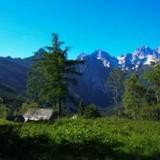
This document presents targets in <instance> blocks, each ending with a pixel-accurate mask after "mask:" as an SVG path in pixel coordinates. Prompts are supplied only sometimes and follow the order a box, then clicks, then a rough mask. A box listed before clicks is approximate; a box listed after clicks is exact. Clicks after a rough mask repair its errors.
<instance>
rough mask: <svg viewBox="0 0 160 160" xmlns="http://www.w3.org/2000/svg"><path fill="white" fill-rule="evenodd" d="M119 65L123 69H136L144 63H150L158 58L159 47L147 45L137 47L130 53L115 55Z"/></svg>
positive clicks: (159, 54)
mask: <svg viewBox="0 0 160 160" xmlns="http://www.w3.org/2000/svg"><path fill="white" fill-rule="evenodd" d="M117 59H118V64H119V67H121V68H122V69H124V70H129V69H132V70H135V69H136V70H137V69H139V68H141V67H143V66H144V65H151V64H152V63H156V62H157V61H158V60H160V48H157V49H155V50H153V49H151V48H150V47H148V46H143V47H140V48H137V49H136V50H135V51H134V52H133V53H132V54H126V55H125V56H124V55H123V56H119V57H117Z"/></svg>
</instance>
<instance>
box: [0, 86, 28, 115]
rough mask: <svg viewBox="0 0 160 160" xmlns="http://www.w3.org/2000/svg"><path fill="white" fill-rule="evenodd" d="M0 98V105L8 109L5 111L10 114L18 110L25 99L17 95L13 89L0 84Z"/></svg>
mask: <svg viewBox="0 0 160 160" xmlns="http://www.w3.org/2000/svg"><path fill="white" fill-rule="evenodd" d="M0 97H1V100H0V101H1V103H2V101H3V104H5V106H6V107H7V108H8V109H7V110H8V111H9V112H11V113H13V112H14V111H16V110H18V109H19V108H20V106H21V105H22V103H23V102H24V101H25V98H24V97H23V96H22V95H19V94H17V93H16V92H15V91H14V90H13V89H11V88H10V87H8V86H5V85H2V84H0Z"/></svg>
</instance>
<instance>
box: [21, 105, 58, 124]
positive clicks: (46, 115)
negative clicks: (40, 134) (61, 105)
mask: <svg viewBox="0 0 160 160" xmlns="http://www.w3.org/2000/svg"><path fill="white" fill-rule="evenodd" d="M53 116H54V117H53ZM23 117H24V119H25V122H27V121H49V120H51V119H52V118H56V117H55V114H54V113H53V109H48V108H37V109H35V108H30V109H29V110H28V111H27V112H26V113H24V114H23Z"/></svg>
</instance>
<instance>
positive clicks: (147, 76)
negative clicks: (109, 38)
mask: <svg viewBox="0 0 160 160" xmlns="http://www.w3.org/2000/svg"><path fill="white" fill-rule="evenodd" d="M107 86H109V87H110V88H111V90H112V98H113V100H114V106H115V108H116V109H117V110H116V114H118V115H120V116H124V117H128V118H132V119H151V120H160V64H152V65H151V66H146V67H144V68H143V69H141V70H139V71H134V72H133V73H131V72H128V71H122V70H121V69H113V70H112V72H111V74H110V76H109V77H108V80H107Z"/></svg>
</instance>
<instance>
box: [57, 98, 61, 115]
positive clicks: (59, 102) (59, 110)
mask: <svg viewBox="0 0 160 160" xmlns="http://www.w3.org/2000/svg"><path fill="white" fill-rule="evenodd" d="M58 114H59V117H62V101H61V98H58Z"/></svg>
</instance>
